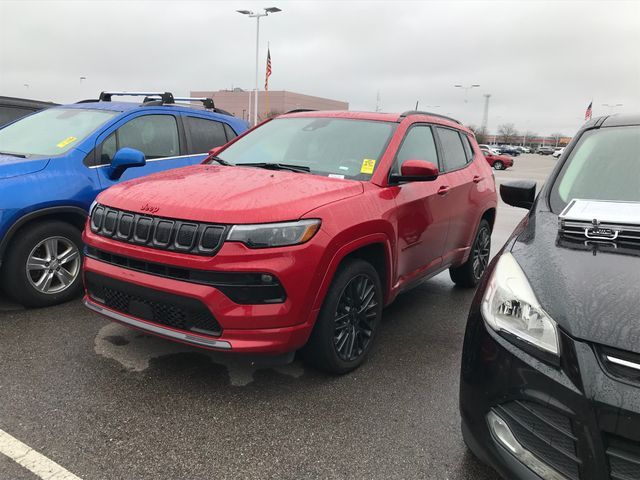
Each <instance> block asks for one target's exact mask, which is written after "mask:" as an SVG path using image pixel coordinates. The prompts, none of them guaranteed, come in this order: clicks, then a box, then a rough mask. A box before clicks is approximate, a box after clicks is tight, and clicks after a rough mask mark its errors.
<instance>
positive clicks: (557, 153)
mask: <svg viewBox="0 0 640 480" xmlns="http://www.w3.org/2000/svg"><path fill="white" fill-rule="evenodd" d="M563 153H564V147H560V148H556V149H555V150H554V151H553V153H552V154H551V155H552V156H553V157H554V158H560V155H562V154H563Z"/></svg>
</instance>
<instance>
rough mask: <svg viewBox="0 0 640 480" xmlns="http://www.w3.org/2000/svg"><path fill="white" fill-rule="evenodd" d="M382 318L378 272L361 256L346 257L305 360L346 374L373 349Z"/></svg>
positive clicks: (303, 351)
mask: <svg viewBox="0 0 640 480" xmlns="http://www.w3.org/2000/svg"><path fill="white" fill-rule="evenodd" d="M381 318H382V286H381V283H380V277H379V276H378V272H377V271H376V269H375V268H373V266H372V265H371V264H370V263H368V262H365V261H364V260H360V259H351V260H347V261H346V262H345V263H344V264H343V265H342V266H341V267H340V269H339V270H338V272H337V273H336V276H335V278H334V280H333V282H332V283H331V286H330V287H329V291H328V292H327V296H326V298H325V300H324V303H323V305H322V309H321V310H320V313H319V315H318V319H317V320H316V324H315V326H314V329H313V332H312V333H311V337H310V338H309V341H308V342H307V345H305V347H304V348H303V350H302V356H303V358H304V360H305V361H306V362H307V363H309V364H311V365H313V366H314V367H316V368H317V369H319V370H322V371H325V372H328V373H334V374H345V373H348V372H350V371H352V370H355V369H356V368H358V367H359V366H360V365H361V364H362V363H363V362H364V360H365V358H366V356H367V354H368V353H369V351H370V349H371V345H372V344H373V340H374V338H375V335H376V331H377V329H378V325H379V324H380V319H381Z"/></svg>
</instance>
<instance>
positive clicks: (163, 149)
mask: <svg viewBox="0 0 640 480" xmlns="http://www.w3.org/2000/svg"><path fill="white" fill-rule="evenodd" d="M123 147H130V148H135V149H136V150H140V151H141V152H142V153H144V155H145V156H146V157H147V159H153V158H162V157H175V156H178V155H180V143H179V141H178V125H177V124H176V119H175V118H174V117H173V116H172V115H145V116H143V117H138V118H134V119H133V120H131V121H130V122H128V123H125V124H124V125H123V126H122V127H120V128H119V129H118V148H119V149H120V148H123Z"/></svg>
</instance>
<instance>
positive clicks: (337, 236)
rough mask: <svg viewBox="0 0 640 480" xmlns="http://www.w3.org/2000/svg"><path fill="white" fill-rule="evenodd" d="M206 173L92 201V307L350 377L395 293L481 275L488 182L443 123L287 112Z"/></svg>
mask: <svg viewBox="0 0 640 480" xmlns="http://www.w3.org/2000/svg"><path fill="white" fill-rule="evenodd" d="M205 163H206V164H204V165H199V166H193V167H188V168H183V169H179V170H175V171H173V172H165V173H161V174H157V175H152V176H150V177H148V178H146V179H140V180H135V181H131V182H127V183H124V184H122V185H118V186H114V187H112V188H110V189H108V190H107V191H105V192H103V193H102V194H100V195H99V196H98V199H97V204H96V205H95V206H94V208H93V210H92V212H91V219H90V222H89V224H88V226H87V228H86V229H85V232H84V240H85V242H86V244H87V257H86V259H85V264H84V275H85V287H86V296H85V299H84V302H85V305H87V307H89V308H90V309H91V310H94V311H96V312H98V313H101V314H102V315H105V316H106V317H108V318H111V319H113V320H115V321H118V322H121V323H123V324H125V325H129V326H131V327H134V328H137V329H140V330H143V331H145V332H149V333H152V334H155V335H159V336H162V337H165V338H168V339H171V340H175V341H179V342H183V343H187V344H190V345H194V346H197V347H202V348H208V349H215V350H220V351H226V352H235V353H245V354H252V355H253V354H265V355H284V357H285V359H291V358H293V352H295V351H296V350H298V349H301V348H302V349H303V350H302V353H303V356H304V358H305V359H306V360H307V361H308V362H309V363H311V364H312V365H315V366H316V367H317V368H320V369H322V370H325V371H329V372H333V373H346V372H348V371H350V370H352V369H354V368H356V367H358V366H359V365H360V364H361V363H362V362H363V361H364V359H365V357H366V355H367V353H368V352H369V350H370V348H371V345H372V342H373V340H374V338H375V337H376V335H377V333H378V326H379V323H380V319H381V316H382V307H383V306H385V305H388V304H389V303H391V302H392V301H393V300H394V298H395V297H396V296H397V295H398V293H400V292H401V291H403V290H406V289H408V288H410V287H411V286H413V285H415V284H416V282H418V281H420V280H422V279H425V278H428V277H431V276H433V275H436V274H437V273H439V272H441V271H443V270H445V269H449V272H450V275H451V278H452V279H453V281H454V282H455V283H457V284H459V285H462V286H466V287H473V286H474V285H476V284H477V283H478V281H479V280H480V278H481V277H482V274H483V272H484V268H485V265H486V264H487V260H488V257H489V249H490V242H491V230H492V227H493V222H494V218H495V212H496V192H495V184H494V179H493V175H492V174H491V169H490V167H489V165H488V164H487V162H486V160H485V159H484V156H483V155H482V154H481V152H480V149H479V148H478V146H477V144H476V141H475V138H474V136H473V133H472V132H471V131H470V130H468V129H467V128H466V127H464V126H463V125H461V124H460V123H459V122H457V121H455V120H452V119H450V118H448V117H444V116H438V115H435V114H427V113H423V112H415V111H409V112H405V113H403V114H390V113H364V112H344V111H342V112H298V113H291V114H285V115H282V116H279V117H278V118H276V119H273V120H269V121H266V122H264V123H263V124H262V125H260V126H259V127H257V128H256V129H254V130H252V131H251V132H249V133H248V134H246V135H244V136H243V137H240V138H239V139H237V140H235V141H233V142H231V143H230V144H228V145H226V146H224V147H222V148H220V149H216V151H215V152H213V153H212V156H211V157H210V159H209V161H207V162H205ZM185 192H188V194H185ZM123 222H124V223H123ZM167 312H171V314H170V315H169V314H167Z"/></svg>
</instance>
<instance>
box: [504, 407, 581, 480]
mask: <svg viewBox="0 0 640 480" xmlns="http://www.w3.org/2000/svg"><path fill="white" fill-rule="evenodd" d="M496 412H498V413H499V414H500V416H501V417H502V418H503V419H504V420H505V421H506V422H507V423H508V424H509V428H511V431H512V432H513V434H514V435H515V437H516V438H517V440H518V441H519V442H520V444H521V445H522V446H523V447H524V448H525V449H527V450H528V451H529V452H531V453H532V454H533V455H535V456H536V457H538V459H540V460H542V461H543V462H544V463H546V464H547V465H549V466H550V467H552V468H553V469H555V470H557V471H558V472H560V473H562V474H563V475H565V476H566V477H567V478H569V479H571V480H579V478H580V465H581V463H582V462H581V461H580V460H579V459H578V457H577V455H576V437H575V436H574V435H573V431H572V428H571V421H570V419H569V418H568V417H566V416H564V415H563V414H561V413H558V412H556V411H555V410H551V409H549V408H547V407H543V406H542V405H539V404H537V403H534V402H526V401H514V402H509V403H505V404H502V405H500V406H499V407H497V408H496Z"/></svg>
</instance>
